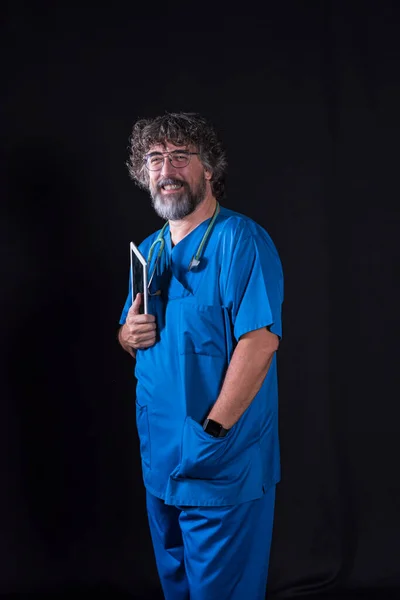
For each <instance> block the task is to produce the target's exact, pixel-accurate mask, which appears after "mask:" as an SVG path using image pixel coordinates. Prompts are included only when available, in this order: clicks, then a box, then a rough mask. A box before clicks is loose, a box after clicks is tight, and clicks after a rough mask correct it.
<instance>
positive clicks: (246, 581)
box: [147, 486, 275, 600]
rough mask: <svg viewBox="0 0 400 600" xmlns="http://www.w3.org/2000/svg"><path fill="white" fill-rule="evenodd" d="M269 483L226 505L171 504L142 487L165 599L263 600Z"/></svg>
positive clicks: (268, 541)
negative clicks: (253, 495)
mask: <svg viewBox="0 0 400 600" xmlns="http://www.w3.org/2000/svg"><path fill="white" fill-rule="evenodd" d="M274 505H275V486H272V487H271V488H270V489H269V490H268V491H267V492H266V493H265V494H264V495H263V496H262V497H261V498H259V499H258V500H252V501H251V502H244V503H242V504H237V505H232V506H171V505H167V504H165V503H164V501H163V500H160V499H159V498H156V497H155V496H153V495H152V494H150V493H149V492H147V512H148V517H149V524H150V532H151V536H152V540H153V547H154V553H155V558H156V564H157V569H158V573H159V577H160V580H161V585H162V589H163V592H164V596H165V599H166V600H264V598H265V592H266V584H267V575H268V563H269V552H270V546H271V538H272V526H273V517H274Z"/></svg>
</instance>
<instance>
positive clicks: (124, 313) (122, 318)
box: [119, 271, 132, 325]
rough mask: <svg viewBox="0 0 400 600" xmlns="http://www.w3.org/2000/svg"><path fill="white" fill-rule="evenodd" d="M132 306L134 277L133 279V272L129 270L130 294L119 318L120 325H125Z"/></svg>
mask: <svg viewBox="0 0 400 600" xmlns="http://www.w3.org/2000/svg"><path fill="white" fill-rule="evenodd" d="M131 306H132V279H131V273H130V271H129V289H128V296H127V298H126V302H125V305H124V308H123V309H122V313H121V316H120V318H119V324H120V325H124V323H125V321H126V317H127V315H128V312H129V309H130V307H131Z"/></svg>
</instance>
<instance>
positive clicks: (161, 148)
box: [148, 141, 193, 152]
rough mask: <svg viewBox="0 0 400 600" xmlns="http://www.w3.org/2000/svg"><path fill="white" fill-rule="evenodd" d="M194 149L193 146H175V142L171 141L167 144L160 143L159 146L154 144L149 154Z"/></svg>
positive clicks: (166, 142)
mask: <svg viewBox="0 0 400 600" xmlns="http://www.w3.org/2000/svg"><path fill="white" fill-rule="evenodd" d="M192 149H193V144H188V143H186V144H175V143H173V142H170V141H165V142H159V143H157V144H152V145H151V146H150V147H149V149H148V152H165V151H167V152H170V151H173V150H192Z"/></svg>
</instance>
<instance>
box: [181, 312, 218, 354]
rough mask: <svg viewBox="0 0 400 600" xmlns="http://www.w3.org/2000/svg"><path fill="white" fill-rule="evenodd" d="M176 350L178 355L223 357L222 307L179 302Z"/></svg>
mask: <svg viewBox="0 0 400 600" xmlns="http://www.w3.org/2000/svg"><path fill="white" fill-rule="evenodd" d="M178 349H179V354H205V355H206V356H223V357H225V356H226V337H225V318H224V312H223V309H222V307H221V306H208V305H204V304H196V303H195V302H188V301H183V302H181V304H180V311H179V344H178Z"/></svg>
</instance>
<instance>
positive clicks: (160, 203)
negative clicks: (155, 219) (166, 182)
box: [151, 175, 206, 221]
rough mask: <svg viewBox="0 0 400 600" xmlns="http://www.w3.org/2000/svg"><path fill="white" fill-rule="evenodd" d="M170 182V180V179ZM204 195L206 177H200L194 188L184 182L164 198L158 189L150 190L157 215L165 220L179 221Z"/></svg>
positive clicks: (192, 209)
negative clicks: (179, 187)
mask: <svg viewBox="0 0 400 600" xmlns="http://www.w3.org/2000/svg"><path fill="white" fill-rule="evenodd" d="M171 182H172V180H171ZM205 197H206V178H205V177H204V175H203V177H202V179H201V181H200V183H199V185H198V186H197V188H196V189H195V190H193V191H192V190H191V189H190V188H189V186H188V185H187V184H186V183H184V184H183V187H182V188H181V189H180V190H177V192H176V193H174V194H169V195H168V197H167V198H164V197H163V195H162V192H161V191H159V190H158V189H157V190H156V191H155V192H151V201H152V205H153V208H154V210H155V212H156V213H157V215H158V216H159V217H161V218H162V219H164V220H166V221H180V220H181V219H183V218H184V217H187V216H188V215H190V214H191V213H192V212H193V211H194V210H195V209H196V208H197V207H198V206H199V205H200V204H201V203H202V202H203V201H204V199H205Z"/></svg>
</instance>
